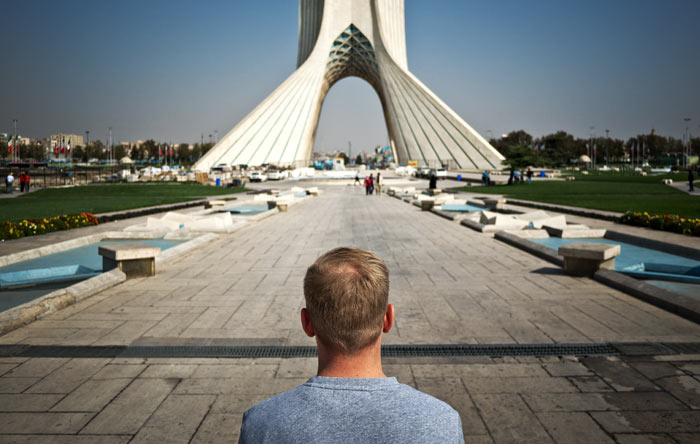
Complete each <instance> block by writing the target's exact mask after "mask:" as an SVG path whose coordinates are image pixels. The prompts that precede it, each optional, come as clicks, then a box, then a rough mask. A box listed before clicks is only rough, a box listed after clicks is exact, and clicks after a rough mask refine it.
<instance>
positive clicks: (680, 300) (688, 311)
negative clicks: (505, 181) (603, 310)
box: [494, 232, 700, 323]
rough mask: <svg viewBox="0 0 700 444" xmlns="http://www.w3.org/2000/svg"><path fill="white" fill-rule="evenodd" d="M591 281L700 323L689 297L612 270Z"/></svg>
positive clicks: (543, 251) (535, 248)
mask: <svg viewBox="0 0 700 444" xmlns="http://www.w3.org/2000/svg"><path fill="white" fill-rule="evenodd" d="M494 237H495V238H496V239H498V240H500V241H502V242H505V243H507V244H509V245H512V246H514V247H516V248H519V249H521V250H523V251H526V252H528V253H530V254H532V255H534V256H537V257H539V258H541V259H544V260H546V261H548V262H551V263H552V264H555V265H558V266H560V267H561V266H563V265H564V259H563V258H562V257H561V256H559V255H558V254H557V253H556V252H554V250H552V249H550V248H547V247H545V246H543V245H540V244H537V243H535V242H530V241H529V240H527V239H523V238H520V237H518V236H515V235H513V234H510V233H505V232H499V233H496V235H495V236H494ZM593 279H594V280H596V281H598V282H600V283H602V284H605V285H607V286H609V287H612V288H615V289H616V290H620V291H622V292H624V293H626V294H628V295H630V296H633V297H635V298H637V299H640V300H643V301H645V302H648V303H650V304H652V305H655V306H657V307H659V308H662V309H664V310H666V311H669V312H671V313H675V314H677V315H679V316H682V317H684V318H686V319H688V320H691V321H693V322H697V323H700V301H697V300H694V299H692V298H690V297H688V296H685V295H682V294H678V293H674V292H671V291H668V290H664V289H663V288H659V287H655V286H653V285H649V284H647V283H646V282H644V281H642V280H637V279H635V278H632V277H630V276H626V275H624V274H622V273H618V272H617V271H614V270H606V269H602V268H601V269H600V270H598V271H597V272H596V273H595V274H594V275H593Z"/></svg>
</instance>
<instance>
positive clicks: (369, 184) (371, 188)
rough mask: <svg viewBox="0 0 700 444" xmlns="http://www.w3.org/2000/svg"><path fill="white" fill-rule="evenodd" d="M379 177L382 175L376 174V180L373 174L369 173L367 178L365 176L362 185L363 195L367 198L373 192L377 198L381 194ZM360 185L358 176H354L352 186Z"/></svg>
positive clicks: (357, 174)
mask: <svg viewBox="0 0 700 444" xmlns="http://www.w3.org/2000/svg"><path fill="white" fill-rule="evenodd" d="M381 176H382V173H377V178H376V179H375V178H374V173H370V175H369V176H365V181H364V183H363V184H362V185H363V186H364V187H365V194H366V195H367V196H369V195H370V194H374V192H375V191H376V192H377V196H379V195H380V194H382V182H381ZM359 183H360V174H359V173H356V174H355V182H354V184H355V185H357V184H359Z"/></svg>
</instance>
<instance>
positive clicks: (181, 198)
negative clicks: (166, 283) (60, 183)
mask: <svg viewBox="0 0 700 444" xmlns="http://www.w3.org/2000/svg"><path fill="white" fill-rule="evenodd" d="M241 191H246V190H245V189H243V188H217V187H212V186H206V185H199V184H191V183H152V184H151V183H124V184H110V185H83V186H76V187H72V188H49V189H44V190H39V191H34V192H32V193H28V194H24V195H22V196H19V197H14V198H6V199H0V221H5V220H22V219H37V218H41V217H50V216H58V215H60V214H76V213H81V212H88V213H93V214H98V213H107V212H111V211H119V210H128V209H133V208H141V207H149V206H153V205H163V204H168V203H176V202H186V201H188V200H197V199H202V198H204V197H206V196H218V195H223V194H232V193H238V192H241Z"/></svg>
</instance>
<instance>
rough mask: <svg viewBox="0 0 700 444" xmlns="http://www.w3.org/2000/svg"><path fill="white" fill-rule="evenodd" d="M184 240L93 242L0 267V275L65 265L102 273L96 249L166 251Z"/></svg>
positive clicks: (100, 258)
mask: <svg viewBox="0 0 700 444" xmlns="http://www.w3.org/2000/svg"><path fill="white" fill-rule="evenodd" d="M183 242H185V240H181V239H178V240H165V239H125V240H108V241H100V242H95V243H94V244H90V245H85V246H84V247H78V248H73V249H71V250H66V251H60V252H58V253H54V254H47V255H46V256H41V257H37V258H35V259H29V260H27V261H22V262H17V263H16V264H12V265H7V266H5V267H0V275H2V273H9V272H14V271H27V270H35V269H40V268H51V267H64V266H67V265H81V266H83V267H85V268H89V269H92V270H95V271H102V256H100V255H99V254H97V249H98V248H99V247H100V246H102V245H124V244H147V245H152V246H154V247H159V248H160V249H161V250H167V249H168V248H171V247H174V246H175V245H178V244H181V243H183Z"/></svg>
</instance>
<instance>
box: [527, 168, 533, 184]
mask: <svg viewBox="0 0 700 444" xmlns="http://www.w3.org/2000/svg"><path fill="white" fill-rule="evenodd" d="M531 183H532V170H531V169H530V168H528V169H527V184H528V185H530V184H531Z"/></svg>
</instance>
